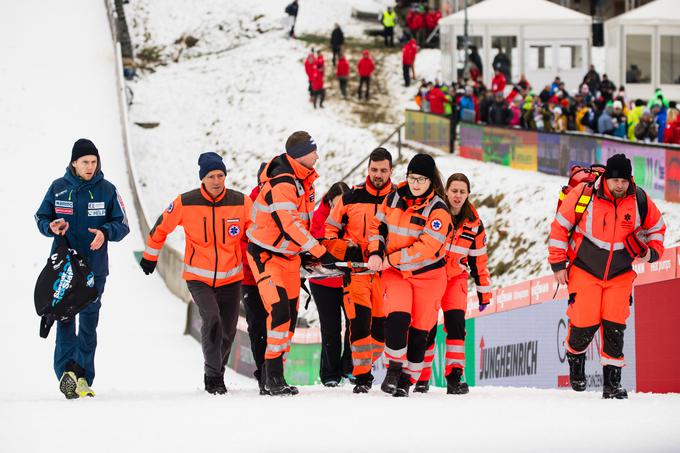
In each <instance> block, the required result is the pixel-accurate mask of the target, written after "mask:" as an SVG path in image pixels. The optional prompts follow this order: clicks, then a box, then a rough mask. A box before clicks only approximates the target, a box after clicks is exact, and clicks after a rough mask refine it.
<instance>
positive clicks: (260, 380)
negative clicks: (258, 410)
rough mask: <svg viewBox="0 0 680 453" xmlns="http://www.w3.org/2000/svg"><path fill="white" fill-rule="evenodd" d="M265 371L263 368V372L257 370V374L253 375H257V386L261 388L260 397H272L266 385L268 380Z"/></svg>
mask: <svg viewBox="0 0 680 453" xmlns="http://www.w3.org/2000/svg"><path fill="white" fill-rule="evenodd" d="M263 370H264V366H263V367H262V370H255V373H253V374H254V375H255V379H257V386H258V387H259V388H260V395H263V396H264V395H271V393H269V390H267V387H266V385H265V380H266V379H265V377H264V373H263Z"/></svg>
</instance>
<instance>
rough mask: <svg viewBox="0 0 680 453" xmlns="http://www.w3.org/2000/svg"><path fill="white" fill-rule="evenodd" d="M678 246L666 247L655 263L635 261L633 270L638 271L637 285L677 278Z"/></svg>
mask: <svg viewBox="0 0 680 453" xmlns="http://www.w3.org/2000/svg"><path fill="white" fill-rule="evenodd" d="M677 250H678V249H677V247H673V248H671V249H666V250H665V251H664V253H663V255H661V258H659V259H658V260H657V261H656V262H654V263H647V262H645V261H638V260H636V261H634V262H633V270H634V271H635V272H636V273H637V277H636V278H635V282H634V283H635V286H638V285H644V284H647V283H652V282H659V281H663V280H671V279H673V278H675V275H676V272H677V271H676V269H677V266H678V259H677Z"/></svg>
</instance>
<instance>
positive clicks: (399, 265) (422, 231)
mask: <svg viewBox="0 0 680 453" xmlns="http://www.w3.org/2000/svg"><path fill="white" fill-rule="evenodd" d="M443 196H444V187H443V185H442V182H441V177H440V175H439V171H438V170H437V167H436V165H435V162H434V159H433V158H432V157H431V156H429V155H427V154H417V155H416V156H414V157H413V159H411V161H410V162H409V164H408V168H407V182H404V183H401V184H399V185H398V186H397V188H396V190H395V191H394V192H392V193H390V194H389V195H387V197H385V200H384V201H383V203H382V204H381V205H380V207H379V208H378V212H377V214H376V216H375V220H374V221H373V223H372V224H371V227H370V230H369V242H368V254H369V259H368V268H369V269H370V270H372V271H382V282H383V286H384V288H385V300H384V302H385V312H386V313H387V320H386V322H385V360H386V362H387V363H388V368H387V375H386V376H385V380H384V381H383V384H382V385H381V390H383V391H384V392H386V393H391V394H392V395H393V396H397V397H404V396H408V393H409V388H410V386H411V385H412V384H413V383H415V382H417V381H418V379H419V378H420V373H421V371H422V369H423V366H424V358H425V350H426V349H427V337H428V334H429V332H430V330H432V328H433V327H434V326H435V324H436V323H437V312H438V310H439V304H440V302H441V298H442V296H443V295H444V291H445V289H446V270H445V266H446V260H445V258H446V244H447V243H448V241H449V240H450V236H451V232H452V226H451V215H450V214H449V210H448V207H447V206H446V203H445V202H444V200H443Z"/></svg>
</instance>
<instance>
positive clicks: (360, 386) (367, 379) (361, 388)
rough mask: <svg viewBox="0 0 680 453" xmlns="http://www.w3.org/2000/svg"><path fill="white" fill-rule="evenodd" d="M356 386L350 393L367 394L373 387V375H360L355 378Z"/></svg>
mask: <svg viewBox="0 0 680 453" xmlns="http://www.w3.org/2000/svg"><path fill="white" fill-rule="evenodd" d="M355 383H356V385H355V386H354V389H353V390H352V392H354V393H368V391H369V390H371V387H372V386H373V375H372V374H371V373H365V374H360V375H359V376H357V377H356V380H355Z"/></svg>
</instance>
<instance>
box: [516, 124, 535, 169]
mask: <svg viewBox="0 0 680 453" xmlns="http://www.w3.org/2000/svg"><path fill="white" fill-rule="evenodd" d="M515 134H517V137H518V139H519V140H518V141H517V143H516V144H515V146H514V148H513V149H512V154H511V157H510V166H511V167H512V168H517V169H518V170H529V171H537V170H538V144H537V138H538V137H536V134H535V133H532V132H528V131H518V132H516V133H515Z"/></svg>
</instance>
